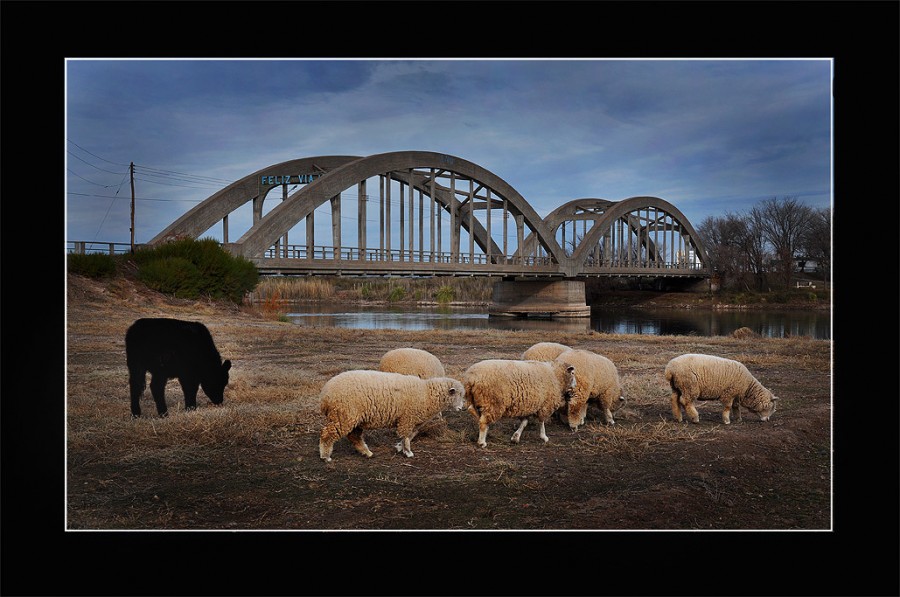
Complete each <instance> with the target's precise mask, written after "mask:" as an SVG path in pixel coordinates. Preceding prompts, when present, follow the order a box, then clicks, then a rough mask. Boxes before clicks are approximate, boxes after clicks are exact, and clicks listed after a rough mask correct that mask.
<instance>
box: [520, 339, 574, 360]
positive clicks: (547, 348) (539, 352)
mask: <svg viewBox="0 0 900 597" xmlns="http://www.w3.org/2000/svg"><path fill="white" fill-rule="evenodd" d="M570 348H571V347H569V346H566V345H565V344H560V343H558V342H538V343H537V344H535V345H534V346H532V347H531V348H529V349H528V350H526V351H525V352H524V353H522V360H523V361H552V360H553V359H555V358H556V357H558V356H559V355H560V354H561V353H563V352H565V351H567V350H570Z"/></svg>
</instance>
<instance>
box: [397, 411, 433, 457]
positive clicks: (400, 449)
mask: <svg viewBox="0 0 900 597" xmlns="http://www.w3.org/2000/svg"><path fill="white" fill-rule="evenodd" d="M438 414H440V413H438ZM435 418H436V417H435ZM432 420H434V419H432ZM417 435H419V428H418V427H416V428H415V429H413V431H412V433H410V434H409V441H412V440H413V438H414V437H416V436H417ZM404 439H405V438H404V437H403V436H402V435H401V437H400V441H399V442H397V443H396V444H394V447H395V448H396V449H397V451H398V452H403V440H404ZM406 449H409V446H406ZM411 455H412V454H407V456H411Z"/></svg>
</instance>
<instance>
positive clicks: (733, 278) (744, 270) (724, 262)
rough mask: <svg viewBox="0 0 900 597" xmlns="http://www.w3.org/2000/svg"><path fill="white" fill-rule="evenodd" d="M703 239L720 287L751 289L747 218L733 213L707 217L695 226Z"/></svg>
mask: <svg viewBox="0 0 900 597" xmlns="http://www.w3.org/2000/svg"><path fill="white" fill-rule="evenodd" d="M697 233H698V234H699V235H700V238H702V239H703V242H704V245H705V248H706V253H707V258H708V260H709V267H710V268H711V269H712V270H713V271H715V272H716V273H718V274H719V277H720V278H721V284H722V287H723V288H732V287H736V286H740V287H742V288H744V289H746V290H749V289H750V283H749V274H750V272H751V271H752V268H751V264H750V259H749V255H748V250H747V248H748V245H750V244H751V243H750V242H749V239H750V232H749V229H748V221H747V218H745V217H743V216H738V215H735V214H727V215H726V216H725V217H722V218H716V217H711V216H708V217H707V218H706V219H704V220H703V221H702V222H701V223H700V226H698V228H697Z"/></svg>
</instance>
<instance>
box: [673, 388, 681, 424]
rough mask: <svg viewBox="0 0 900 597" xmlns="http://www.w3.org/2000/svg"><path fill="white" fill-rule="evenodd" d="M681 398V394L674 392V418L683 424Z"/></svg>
mask: <svg viewBox="0 0 900 597" xmlns="http://www.w3.org/2000/svg"><path fill="white" fill-rule="evenodd" d="M680 398H681V394H680V393H679V392H678V391H676V390H672V416H673V417H674V418H675V420H676V421H678V422H679V423H681V400H680Z"/></svg>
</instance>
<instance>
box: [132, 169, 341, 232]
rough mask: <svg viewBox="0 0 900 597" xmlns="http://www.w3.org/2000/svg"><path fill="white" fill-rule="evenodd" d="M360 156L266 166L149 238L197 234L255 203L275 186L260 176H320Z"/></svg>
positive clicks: (259, 208)
mask: <svg viewBox="0 0 900 597" xmlns="http://www.w3.org/2000/svg"><path fill="white" fill-rule="evenodd" d="M357 159H359V156H317V157H307V158H299V159H295V160H288V161H285V162H280V163H278V164H272V165H271V166H266V167H265V168H262V169H260V170H257V171H256V172H254V173H252V174H248V175H247V176H245V177H243V178H241V179H240V180H236V181H235V182H233V183H231V184H230V185H228V186H227V187H225V188H224V189H222V190H220V191H218V192H216V193H214V194H212V195H210V196H209V197H208V198H206V199H205V200H203V201H202V202H200V203H198V204H197V205H195V206H194V207H193V208H191V209H190V210H188V211H187V212H185V213H184V214H183V215H182V216H181V217H180V218H178V219H177V220H175V221H174V222H172V223H171V224H170V225H169V226H167V227H166V228H165V229H164V230H163V231H162V232H160V233H159V234H157V235H156V236H154V237H153V238H152V239H150V241H149V242H148V244H150V245H156V244H159V243H163V242H167V241H169V240H172V239H175V238H183V237H190V238H197V237H198V236H199V235H201V234H203V233H204V232H206V231H207V230H209V229H210V228H211V227H212V226H214V225H215V224H216V223H218V222H220V221H222V220H224V219H225V218H227V217H228V214H230V213H231V212H233V211H234V210H236V209H238V208H239V207H241V206H243V205H244V204H245V203H247V202H250V201H253V202H254V203H255V202H257V201H258V200H259V199H260V197H261V195H262V196H263V197H264V195H265V192H268V191H269V190H270V189H271V188H273V186H268V187H265V185H261V184H260V180H261V179H262V177H264V176H265V177H268V176H284V175H285V174H286V173H290V174H293V175H298V176H319V175H321V174H323V173H324V172H327V171H328V170H331V169H333V168H337V167H339V166H342V165H344V164H346V163H348V162H352V161H354V160H357ZM261 186H263V187H265V188H264V191H265V192H263V193H262V194H261V193H260V191H261ZM260 213H261V203H260V204H259V205H258V206H257V205H254V216H257V215H258V214H260ZM254 223H255V222H254Z"/></svg>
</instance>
